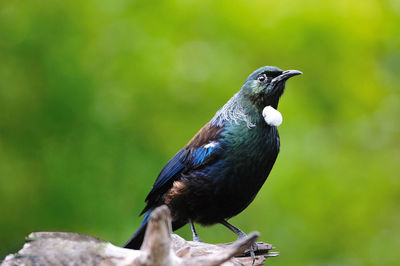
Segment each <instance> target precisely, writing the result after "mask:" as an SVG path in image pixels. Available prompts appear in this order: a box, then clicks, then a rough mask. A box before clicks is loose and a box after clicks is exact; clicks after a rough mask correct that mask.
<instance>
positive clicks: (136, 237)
mask: <svg viewBox="0 0 400 266" xmlns="http://www.w3.org/2000/svg"><path fill="white" fill-rule="evenodd" d="M151 211H152V210H149V211H148V212H147V213H146V215H145V216H144V218H143V221H142V224H141V225H140V227H139V228H138V229H137V230H136V232H135V233H134V234H133V236H132V237H131V238H130V239H129V240H128V242H126V244H125V245H124V248H130V249H140V246H141V245H142V243H143V239H144V233H145V232H146V228H147V223H148V221H149V217H150V213H151Z"/></svg>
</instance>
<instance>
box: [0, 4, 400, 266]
mask: <svg viewBox="0 0 400 266" xmlns="http://www.w3.org/2000/svg"><path fill="white" fill-rule="evenodd" d="M263 65H274V66H278V67H280V68H282V69H298V70H301V71H303V72H304V75H303V76H299V77H296V78H293V79H291V80H290V81H289V82H288V84H287V89H286V92H285V94H284V96H283V98H282V100H281V103H280V111H281V113H282V114H283V117H284V122H283V124H282V126H280V128H279V130H280V134H281V153H280V155H279V157H278V160H277V163H276V164H275V167H274V169H273V170H272V172H271V175H270V177H269V179H268V181H267V183H266V185H265V186H264V187H263V188H262V190H261V191H260V193H259V194H258V196H257V198H256V199H255V201H254V202H253V203H252V204H251V205H250V206H249V207H248V208H247V209H246V210H245V211H244V212H243V213H242V214H240V215H239V216H237V217H235V218H233V219H231V222H232V223H233V224H235V225H237V226H238V227H240V228H242V229H243V230H244V231H246V232H250V231H253V230H258V231H260V232H261V234H262V237H261V240H263V241H265V242H269V243H272V244H273V245H275V246H276V247H277V248H278V250H279V251H280V252H281V255H280V256H279V257H278V258H274V259H270V260H269V261H268V264H270V265H395V264H397V263H399V262H400V253H399V252H398V251H399V246H400V207H399V206H400V176H399V173H400V123H399V122H400V91H399V85H400V71H399V70H400V2H399V1H398V0H382V1H379V0H363V1H361V0H360V1H355V0H352V1H344V0H343V1H340V0H339V1H337V0H332V1H317V0H314V1H312V0H306V1H296V0H284V1H237V0H233V1H232V0H231V1H211V0H202V1H147V2H146V1H127V0H114V1H104V0H102V1H58V0H47V1H46V0H43V1H7V0H6V1H1V2H0V217H1V218H0V239H1V241H0V257H3V256H4V255H5V254H7V253H10V252H15V251H16V250H18V249H19V248H20V247H21V246H22V243H23V240H24V237H25V236H27V235H28V234H29V233H30V232H32V231H73V232H79V233H84V234H90V235H93V236H97V237H100V238H103V239H105V240H109V241H111V242H112V243H114V244H117V245H122V244H123V243H124V242H125V241H126V240H127V239H128V238H129V237H130V235H131V234H132V233H133V232H134V231H135V229H136V228H137V227H138V226H139V224H140V219H139V218H138V217H137V215H138V214H139V212H140V211H141V209H142V208H143V206H144V202H143V200H144V198H145V196H146V194H147V192H148V191H149V190H150V188H151V185H152V184H153V182H154V180H155V178H156V176H157V174H158V172H159V171H160V169H161V168H162V167H163V165H164V164H165V163H166V162H167V161H168V159H169V158H170V157H171V156H172V155H174V154H175V152H177V151H178V150H179V149H180V148H181V147H182V146H183V145H185V144H186V142H187V141H188V140H189V139H190V138H191V137H192V136H193V135H194V134H195V133H196V131H197V130H198V129H199V128H200V127H201V126H202V125H203V124H204V123H206V122H207V121H208V120H209V119H211V117H212V116H213V115H214V113H215V112H216V111H217V110H218V109H219V108H220V107H221V106H222V105H223V104H224V103H225V102H226V101H227V100H228V99H229V98H230V97H231V96H232V95H233V94H234V93H235V92H236V91H237V90H239V88H240V86H241V85H242V83H243V81H244V80H245V79H246V77H247V76H248V75H249V74H250V73H251V72H252V71H253V70H255V69H256V68H258V67H260V66H263ZM198 231H199V234H200V236H201V237H202V238H203V240H205V241H207V242H212V243H217V242H225V241H232V240H234V239H235V237H234V235H233V234H232V233H231V232H229V231H228V230H227V229H225V228H223V227H222V226H219V225H216V226H212V227H210V228H201V227H199V228H198ZM178 233H179V234H180V235H182V236H184V237H185V238H187V239H190V237H191V234H190V229H189V228H188V227H187V226H186V227H184V228H183V229H181V230H179V231H178ZM397 265H398V264H397Z"/></svg>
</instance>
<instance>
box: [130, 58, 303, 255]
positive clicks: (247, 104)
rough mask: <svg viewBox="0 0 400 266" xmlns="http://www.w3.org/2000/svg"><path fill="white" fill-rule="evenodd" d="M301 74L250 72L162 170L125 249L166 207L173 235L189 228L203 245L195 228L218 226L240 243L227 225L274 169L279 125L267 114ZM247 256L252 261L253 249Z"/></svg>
mask: <svg viewBox="0 0 400 266" xmlns="http://www.w3.org/2000/svg"><path fill="white" fill-rule="evenodd" d="M300 74H302V72H300V71H298V70H286V71H283V70H281V69H280V68H278V67H273V66H264V67H261V68H259V69H257V70H255V71H254V72H253V73H251V74H250V75H249V76H248V78H247V79H246V81H245V82H244V84H243V86H242V87H241V89H240V90H239V91H238V92H237V93H236V94H235V95H234V96H233V97H232V98H231V99H230V100H229V101H228V102H227V103H226V104H225V105H223V106H222V108H220V109H219V110H218V111H217V112H216V114H215V115H214V117H213V118H212V119H211V120H210V121H209V122H208V123H206V124H205V125H204V126H203V127H202V128H201V129H200V130H199V131H198V133H197V134H196V135H195V136H194V137H193V138H192V139H191V140H190V141H189V142H188V143H187V144H186V145H185V146H184V147H183V148H182V149H181V150H179V151H178V152H177V153H176V154H175V156H173V157H172V158H171V159H170V160H169V161H168V162H167V164H166V165H165V166H164V168H163V169H162V170H161V172H160V173H159V175H158V177H157V179H156V181H155V182H154V185H153V187H152V188H151V190H150V192H149V193H148V195H147V197H146V199H145V202H146V206H145V207H144V209H143V211H142V212H141V213H140V215H143V214H144V218H143V220H142V223H141V225H140V227H139V228H138V229H137V230H136V232H135V233H134V234H133V236H132V237H131V238H130V239H129V240H128V242H127V243H126V244H125V246H124V247H125V248H130V249H139V248H140V246H141V244H142V242H143V238H144V233H145V230H146V227H147V223H148V221H149V217H150V214H151V212H152V211H153V210H154V209H155V208H156V207H158V206H160V205H164V204H165V205H167V206H168V208H169V210H170V212H171V217H172V230H173V231H175V230H177V229H179V228H181V227H182V226H184V225H186V224H188V223H189V225H190V228H191V231H192V235H193V241H201V238H200V237H199V236H198V234H197V232H196V229H195V226H194V224H195V223H197V224H200V225H203V226H209V225H213V224H217V223H219V224H222V225H224V226H226V227H227V228H228V229H230V230H231V231H233V232H234V233H235V234H236V235H237V236H238V238H243V237H246V234H245V233H244V232H243V231H242V230H240V229H239V228H237V227H235V226H233V225H232V224H230V223H228V221H227V220H228V219H229V218H231V217H233V216H236V215H237V214H239V213H240V212H242V211H243V210H244V209H245V208H246V207H247V206H248V205H249V204H250V203H251V202H252V201H253V200H254V198H255V196H256V195H257V193H258V192H259V190H260V189H261V187H262V185H263V184H264V182H265V181H266V179H267V177H268V175H269V173H270V171H271V169H272V167H273V165H274V163H275V161H276V158H277V156H278V153H279V149H280V138H279V134H278V130H277V128H276V125H278V124H274V123H272V124H270V123H267V122H266V121H268V119H267V117H266V116H265V115H266V113H265V111H268V110H270V108H273V109H272V110H275V111H276V109H277V108H278V103H279V99H280V97H281V96H282V94H283V92H284V90H285V84H286V81H287V80H288V79H289V78H290V77H293V76H296V75H300ZM266 107H268V108H266ZM278 113H279V112H278ZM279 115H280V113H279ZM264 117H265V119H264ZM278 120H279V119H278ZM281 120H282V119H281V118H280V122H281ZM278 122H279V121H278ZM280 122H279V124H280ZM251 255H252V257H253V259H254V251H253V249H251Z"/></svg>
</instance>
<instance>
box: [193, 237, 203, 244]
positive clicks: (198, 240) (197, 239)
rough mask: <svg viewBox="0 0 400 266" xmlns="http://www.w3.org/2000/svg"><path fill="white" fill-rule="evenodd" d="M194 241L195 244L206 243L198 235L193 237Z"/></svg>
mask: <svg viewBox="0 0 400 266" xmlns="http://www.w3.org/2000/svg"><path fill="white" fill-rule="evenodd" d="M193 241H194V242H200V243H204V242H203V240H201V238H200V237H199V236H198V235H195V236H193Z"/></svg>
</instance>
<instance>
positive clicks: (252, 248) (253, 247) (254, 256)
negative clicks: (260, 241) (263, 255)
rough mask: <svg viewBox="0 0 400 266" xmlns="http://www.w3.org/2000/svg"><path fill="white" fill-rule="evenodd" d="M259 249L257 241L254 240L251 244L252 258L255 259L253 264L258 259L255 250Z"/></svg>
mask: <svg viewBox="0 0 400 266" xmlns="http://www.w3.org/2000/svg"><path fill="white" fill-rule="evenodd" d="M257 250H258V246H257V243H255V242H254V243H253V244H251V245H250V247H249V251H250V256H251V258H252V259H253V264H254V262H255V261H256V253H255V251H257Z"/></svg>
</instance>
